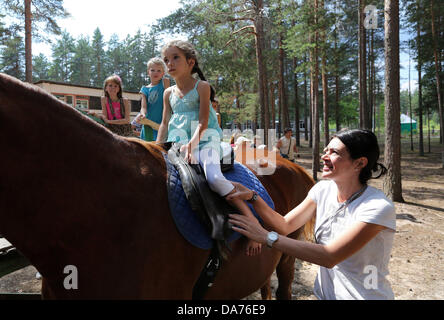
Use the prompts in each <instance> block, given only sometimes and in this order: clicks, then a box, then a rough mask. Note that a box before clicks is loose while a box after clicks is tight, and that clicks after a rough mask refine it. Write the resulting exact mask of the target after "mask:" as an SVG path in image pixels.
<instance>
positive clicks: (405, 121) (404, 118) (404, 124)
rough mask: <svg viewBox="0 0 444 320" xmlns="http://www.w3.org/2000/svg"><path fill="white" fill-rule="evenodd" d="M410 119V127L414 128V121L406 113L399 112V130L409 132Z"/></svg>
mask: <svg viewBox="0 0 444 320" xmlns="http://www.w3.org/2000/svg"><path fill="white" fill-rule="evenodd" d="M410 121H411V123H412V126H411V127H412V129H413V130H416V121H415V120H413V119H411V118H410V117H409V116H408V115H405V114H402V113H401V132H410Z"/></svg>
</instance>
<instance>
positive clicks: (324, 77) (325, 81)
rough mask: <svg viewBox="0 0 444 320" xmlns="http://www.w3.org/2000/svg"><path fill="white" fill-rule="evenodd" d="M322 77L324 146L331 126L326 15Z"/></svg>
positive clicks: (323, 19) (322, 32)
mask: <svg viewBox="0 0 444 320" xmlns="http://www.w3.org/2000/svg"><path fill="white" fill-rule="evenodd" d="M320 6H321V9H322V10H323V9H324V0H321V2H320ZM321 41H322V44H321V45H322V47H321V56H322V58H321V77H322V106H323V111H324V146H325V147H326V146H327V145H328V142H329V140H330V126H329V123H328V113H329V110H328V79H327V57H326V55H327V53H326V51H327V37H326V36H325V17H324V16H323V17H322V26H321Z"/></svg>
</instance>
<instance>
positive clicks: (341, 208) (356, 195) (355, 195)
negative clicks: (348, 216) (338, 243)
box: [314, 185, 367, 243]
mask: <svg viewBox="0 0 444 320" xmlns="http://www.w3.org/2000/svg"><path fill="white" fill-rule="evenodd" d="M366 189H367V185H365V186H363V187H362V188H361V189H359V190H358V191H356V192H355V193H353V194H352V195H351V197H350V198H348V199H347V201H345V202H343V203H341V204H340V205H339V208H338V209H336V210H335V212H334V213H333V214H330V215H327V217H326V218H325V219H324V221H322V222H321V223H320V224H319V226H318V227H317V229H316V230H315V235H314V237H315V242H316V243H318V239H317V238H318V237H317V233H318V230H319V228H320V227H321V226H323V225H325V224H326V223H327V222H328V221H330V220H331V219H332V218H333V217H334V216H336V215H337V214H338V213H339V212H341V211H343V212H345V210H346V209H347V207H348V206H349V204H350V203H352V202H353V201H355V200H356V199H358V198H359V197H360V196H361V195H362V194H363V193H364V191H365V190H366Z"/></svg>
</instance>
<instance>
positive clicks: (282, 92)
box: [279, 1, 290, 128]
mask: <svg viewBox="0 0 444 320" xmlns="http://www.w3.org/2000/svg"><path fill="white" fill-rule="evenodd" d="M280 6H281V1H279V11H281V8H280ZM279 25H280V27H281V28H282V21H281V22H280V23H279ZM284 60H285V51H284V34H283V32H282V31H281V32H279V103H280V105H281V106H282V115H283V122H284V123H283V127H284V128H287V127H289V126H290V117H289V112H288V101H287V93H286V87H287V86H286V85H285V68H284Z"/></svg>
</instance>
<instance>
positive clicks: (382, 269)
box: [308, 180, 396, 300]
mask: <svg viewBox="0 0 444 320" xmlns="http://www.w3.org/2000/svg"><path fill="white" fill-rule="evenodd" d="M337 195H338V189H337V186H336V183H335V182H334V181H331V180H322V181H320V182H318V183H317V184H316V185H315V186H314V187H313V188H312V189H311V190H310V192H309V193H308V196H309V197H310V199H312V200H313V201H315V202H316V204H317V209H316V224H315V235H316V241H317V243H320V244H328V243H329V242H330V241H331V240H333V239H335V238H337V237H338V236H340V235H341V234H342V233H343V232H344V231H345V230H346V229H347V228H349V227H350V226H351V225H352V224H353V223H354V222H356V221H362V222H367V223H373V224H378V225H382V226H384V227H387V229H384V230H382V231H381V232H379V233H378V234H377V235H376V236H375V237H374V238H373V239H372V240H370V241H369V242H368V243H367V244H366V245H365V246H364V247H363V248H361V249H360V250H359V251H358V252H356V253H355V254H353V255H352V256H350V257H349V258H347V259H345V260H344V261H342V262H341V263H339V264H337V265H336V266H334V267H333V268H331V269H328V268H325V267H322V266H321V267H320V269H319V271H318V275H317V277H316V280H315V285H314V294H315V295H316V297H318V299H327V300H340V299H346V300H350V299H365V300H368V299H378V300H382V299H394V294H393V291H392V289H391V286H390V283H389V282H388V280H387V279H386V276H387V275H388V273H389V270H388V264H389V260H390V252H391V250H392V245H393V237H394V233H395V230H396V213H395V206H394V204H393V203H392V202H391V201H390V200H389V199H387V197H386V196H385V195H384V193H383V192H382V191H380V190H378V189H376V188H373V187H370V186H368V187H367V188H366V189H365V191H364V192H363V193H362V195H361V196H359V197H358V198H356V199H355V200H354V201H352V202H351V203H350V204H349V205H348V206H347V207H346V208H345V210H338V208H339V207H340V206H341V204H340V203H339V202H338V200H337V199H338V197H337Z"/></svg>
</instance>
